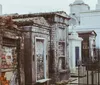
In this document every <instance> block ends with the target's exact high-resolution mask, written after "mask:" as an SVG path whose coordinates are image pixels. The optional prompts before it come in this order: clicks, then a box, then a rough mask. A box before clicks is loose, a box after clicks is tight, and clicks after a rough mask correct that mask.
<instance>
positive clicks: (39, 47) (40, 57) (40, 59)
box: [35, 38, 46, 81]
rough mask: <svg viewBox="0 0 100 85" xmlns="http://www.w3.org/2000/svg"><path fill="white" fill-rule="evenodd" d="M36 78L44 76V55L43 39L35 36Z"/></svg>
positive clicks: (43, 77) (39, 78)
mask: <svg viewBox="0 0 100 85" xmlns="http://www.w3.org/2000/svg"><path fill="white" fill-rule="evenodd" d="M35 45H36V46H35V50H36V53H35V55H36V78H37V81H38V80H41V79H45V78H46V55H45V53H46V52H45V51H46V48H45V40H44V39H41V38H36V42H35Z"/></svg>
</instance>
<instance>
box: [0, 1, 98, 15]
mask: <svg viewBox="0 0 100 85" xmlns="http://www.w3.org/2000/svg"><path fill="white" fill-rule="evenodd" d="M74 1H75V0H0V4H2V7H3V14H10V13H19V14H23V13H37V12H50V11H61V10H62V11H65V12H67V13H68V14H69V4H71V3H73V2H74ZM83 1H84V2H85V3H86V4H89V6H90V7H91V9H92V10H94V9H95V6H96V4H97V0H83Z"/></svg>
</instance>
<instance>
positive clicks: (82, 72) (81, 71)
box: [77, 49, 100, 85]
mask: <svg viewBox="0 0 100 85" xmlns="http://www.w3.org/2000/svg"><path fill="white" fill-rule="evenodd" d="M85 62H86V63H85V64H81V63H79V64H78V70H77V71H78V83H77V84H78V85H100V50H99V49H97V50H96V55H95V57H94V58H92V57H88V58H87V59H86V61H85Z"/></svg>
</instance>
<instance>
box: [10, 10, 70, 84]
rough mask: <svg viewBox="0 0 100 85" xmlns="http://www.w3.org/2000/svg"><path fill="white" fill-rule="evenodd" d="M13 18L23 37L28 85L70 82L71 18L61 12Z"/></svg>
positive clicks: (14, 16)
mask: <svg viewBox="0 0 100 85" xmlns="http://www.w3.org/2000/svg"><path fill="white" fill-rule="evenodd" d="M12 18H13V21H14V23H15V24H16V25H18V26H19V28H20V30H21V32H22V34H23V35H24V63H23V64H24V65H23V66H24V70H23V71H24V72H25V85H33V84H36V83H41V82H42V83H43V82H47V81H48V80H50V83H55V82H60V81H65V80H68V78H69V76H70V71H69V65H68V20H69V16H68V15H67V14H66V13H65V12H63V11H59V12H50V13H36V14H23V15H13V16H12ZM47 83H48V82H47Z"/></svg>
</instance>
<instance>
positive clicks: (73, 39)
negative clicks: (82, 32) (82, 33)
mask: <svg viewBox="0 0 100 85" xmlns="http://www.w3.org/2000/svg"><path fill="white" fill-rule="evenodd" d="M81 42H82V38H80V37H78V35H77V34H74V35H69V65H70V70H71V73H75V72H76V56H75V47H79V60H80V61H81Z"/></svg>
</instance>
